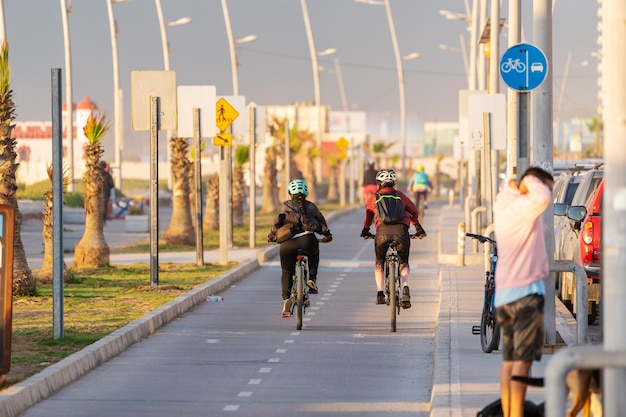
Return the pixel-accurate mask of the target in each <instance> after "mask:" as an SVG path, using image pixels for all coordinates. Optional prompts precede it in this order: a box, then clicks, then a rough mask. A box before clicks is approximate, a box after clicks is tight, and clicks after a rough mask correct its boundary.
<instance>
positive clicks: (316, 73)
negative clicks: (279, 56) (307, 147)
mask: <svg viewBox="0 0 626 417" xmlns="http://www.w3.org/2000/svg"><path fill="white" fill-rule="evenodd" d="M300 4H301V5H302V15H303V17H304V27H305V29H306V37H307V39H308V41H309V52H310V54H311V65H312V66H313V89H314V90H315V91H314V94H315V110H316V112H317V129H316V133H315V138H316V146H317V149H318V150H319V151H321V150H322V126H323V124H322V108H321V98H320V95H321V94H320V69H319V65H318V62H317V51H316V49H315V43H314V42H313V32H312V30H311V21H310V20H309V12H308V10H307V7H306V0H301V1H300ZM316 161H317V164H316V173H315V174H316V175H315V177H316V180H317V182H321V181H322V159H321V158H319V157H318V158H316ZM310 198H311V199H312V200H313V201H314V200H315V196H310Z"/></svg>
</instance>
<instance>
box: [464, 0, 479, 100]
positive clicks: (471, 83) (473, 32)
mask: <svg viewBox="0 0 626 417" xmlns="http://www.w3.org/2000/svg"><path fill="white" fill-rule="evenodd" d="M479 1H480V0H474V1H473V2H472V17H471V20H470V22H471V26H470V56H469V71H468V74H469V75H468V77H469V80H468V85H467V88H468V89H469V90H470V91H474V90H476V69H477V68H476V55H477V51H476V47H477V44H478V24H479V21H478V3H479Z"/></svg>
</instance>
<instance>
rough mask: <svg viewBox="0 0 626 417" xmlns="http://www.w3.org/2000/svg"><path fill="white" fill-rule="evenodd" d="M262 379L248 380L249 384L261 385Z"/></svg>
mask: <svg viewBox="0 0 626 417" xmlns="http://www.w3.org/2000/svg"><path fill="white" fill-rule="evenodd" d="M261 381H262V379H260V378H252V379H251V380H250V381H248V385H259V384H260V383H261Z"/></svg>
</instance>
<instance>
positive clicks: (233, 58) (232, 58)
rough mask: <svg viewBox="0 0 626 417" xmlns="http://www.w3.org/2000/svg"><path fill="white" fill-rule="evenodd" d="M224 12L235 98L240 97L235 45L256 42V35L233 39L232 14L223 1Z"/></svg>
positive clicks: (224, 0) (223, 0)
mask: <svg viewBox="0 0 626 417" xmlns="http://www.w3.org/2000/svg"><path fill="white" fill-rule="evenodd" d="M222 11H223V12H224V24H225V25H226V36H227V37H228V50H229V52H230V67H231V74H232V78H233V96H238V95H239V76H238V74H237V67H238V66H239V65H238V63H237V51H236V50H235V45H238V44H241V43H248V42H252V41H255V40H256V38H257V36H256V35H248V36H244V37H243V38H240V39H234V38H233V31H232V28H231V25H230V14H229V13H228V4H227V3H226V0H222Z"/></svg>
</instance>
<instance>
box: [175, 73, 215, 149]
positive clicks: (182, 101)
mask: <svg viewBox="0 0 626 417" xmlns="http://www.w3.org/2000/svg"><path fill="white" fill-rule="evenodd" d="M216 95H217V92H216V89H215V86H214V85H179V86H178V136H180V137H186V138H192V137H193V109H195V108H197V109H200V135H201V137H203V138H212V137H213V136H215V134H216V133H217V126H215V102H216V101H217V99H216Z"/></svg>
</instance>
